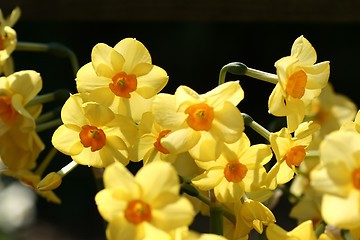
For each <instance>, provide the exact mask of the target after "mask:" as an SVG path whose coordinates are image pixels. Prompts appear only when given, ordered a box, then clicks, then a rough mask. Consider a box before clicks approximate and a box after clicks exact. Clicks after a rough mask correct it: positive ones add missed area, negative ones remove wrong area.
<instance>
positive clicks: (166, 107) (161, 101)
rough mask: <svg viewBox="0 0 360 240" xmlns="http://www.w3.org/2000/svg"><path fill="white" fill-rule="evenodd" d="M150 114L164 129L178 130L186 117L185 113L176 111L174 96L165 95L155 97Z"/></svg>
mask: <svg viewBox="0 0 360 240" xmlns="http://www.w3.org/2000/svg"><path fill="white" fill-rule="evenodd" d="M152 112H153V114H154V119H155V121H156V122H157V123H158V124H160V125H161V126H163V127H164V128H166V129H176V128H179V127H180V126H181V125H182V124H183V123H184V122H185V119H186V117H187V115H186V114H185V113H183V112H177V111H176V102H175V96H174V95H170V94H165V93H160V94H158V95H157V96H156V97H155V100H154V103H153V105H152Z"/></svg>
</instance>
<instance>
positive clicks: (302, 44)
mask: <svg viewBox="0 0 360 240" xmlns="http://www.w3.org/2000/svg"><path fill="white" fill-rule="evenodd" d="M291 56H292V57H295V58H297V59H298V60H299V64H301V65H312V64H314V63H315V62H316V58H317V56H316V52H315V49H314V48H313V46H312V45H311V43H310V42H309V41H308V40H307V39H306V38H304V37H303V36H300V37H298V38H297V39H296V40H295V41H294V43H293V45H292V47H291Z"/></svg>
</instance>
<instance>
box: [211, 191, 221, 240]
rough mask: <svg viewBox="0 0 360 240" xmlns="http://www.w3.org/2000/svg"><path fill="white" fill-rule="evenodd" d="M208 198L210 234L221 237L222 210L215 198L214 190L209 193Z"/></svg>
mask: <svg viewBox="0 0 360 240" xmlns="http://www.w3.org/2000/svg"><path fill="white" fill-rule="evenodd" d="M209 196H210V233H214V234H218V235H223V208H222V207H221V204H220V203H219V202H218V200H217V199H216V197H215V194H214V190H213V189H212V190H210V191H209Z"/></svg>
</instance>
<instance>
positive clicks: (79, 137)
mask: <svg viewBox="0 0 360 240" xmlns="http://www.w3.org/2000/svg"><path fill="white" fill-rule="evenodd" d="M61 119H62V121H63V123H64V124H63V125H61V126H60V127H59V128H58V129H57V130H56V131H55V132H54V134H53V137H52V143H53V145H54V147H55V148H56V149H58V150H59V151H60V152H62V153H64V154H66V155H70V156H71V157H72V159H73V160H74V161H75V162H77V163H78V164H82V165H89V166H93V167H98V168H101V167H106V166H108V165H109V164H111V163H113V162H114V161H120V162H121V163H123V164H125V165H126V164H128V162H129V160H128V147H129V146H130V145H131V144H132V143H133V142H134V141H135V138H136V134H137V129H136V125H135V123H134V122H133V121H131V120H130V119H129V118H127V117H125V116H121V115H118V114H114V113H113V112H112V111H111V110H110V109H109V108H107V107H105V106H103V105H101V104H98V103H94V102H85V103H84V102H83V100H82V98H81V95H80V94H75V95H72V96H70V98H69V99H68V100H67V101H66V103H65V104H64V106H63V108H62V110H61Z"/></svg>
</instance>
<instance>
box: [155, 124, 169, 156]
mask: <svg viewBox="0 0 360 240" xmlns="http://www.w3.org/2000/svg"><path fill="white" fill-rule="evenodd" d="M169 132H171V130H164V131H161V132H160V133H159V135H158V137H157V138H156V142H154V147H155V148H156V149H157V150H158V151H159V152H162V153H164V154H168V153H169V150H167V149H166V148H164V147H163V145H161V143H160V141H161V139H162V138H163V137H165V136H166V135H168V134H169Z"/></svg>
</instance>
